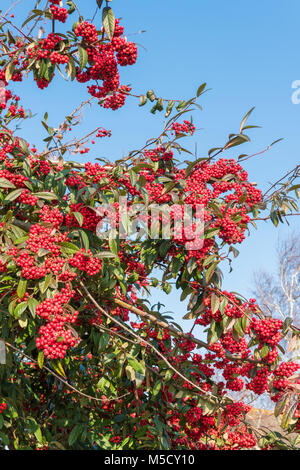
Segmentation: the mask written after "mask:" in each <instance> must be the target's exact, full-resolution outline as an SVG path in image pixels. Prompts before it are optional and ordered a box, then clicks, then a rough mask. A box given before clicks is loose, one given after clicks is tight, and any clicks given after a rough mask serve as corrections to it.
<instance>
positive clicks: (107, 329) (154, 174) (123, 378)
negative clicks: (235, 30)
mask: <svg viewBox="0 0 300 470" xmlns="http://www.w3.org/2000/svg"><path fill="white" fill-rule="evenodd" d="M37 3H38V5H37V6H36V8H35V9H33V10H32V11H31V12H30V13H29V16H28V17H27V18H26V20H25V21H24V23H23V25H22V26H21V27H19V26H17V24H15V23H13V22H12V19H11V17H9V16H8V15H1V18H2V23H1V27H0V31H1V49H2V55H1V59H2V62H1V67H2V70H1V71H0V79H1V80H2V81H3V82H4V84H5V86H6V87H7V86H9V87H10V86H11V84H12V82H18V81H22V80H23V79H24V77H25V76H26V74H27V75H30V74H32V75H33V77H34V80H35V81H36V83H37V85H38V87H39V88H41V89H44V88H47V87H48V85H49V84H50V83H51V82H52V81H55V80H56V77H55V72H56V71H58V72H59V73H61V74H62V75H64V76H65V78H67V79H69V80H70V81H72V80H77V81H78V82H80V83H86V82H91V83H92V84H91V85H89V87H88V91H89V93H90V95H91V97H90V98H89V99H88V100H86V101H84V102H83V103H82V104H81V105H80V106H79V107H78V108H77V109H76V110H75V111H74V112H73V113H72V114H70V115H68V116H66V119H65V121H64V122H63V123H62V124H61V125H60V126H58V127H57V128H54V127H52V126H50V125H49V124H48V114H47V113H45V116H44V119H43V121H42V125H43V127H44V128H45V129H46V131H47V134H48V135H47V137H46V139H45V144H46V148H45V149H44V150H42V151H38V149H36V148H34V147H32V146H31V145H30V144H29V143H28V142H26V141H25V140H24V139H22V138H20V137H18V136H17V135H15V132H14V131H13V128H12V125H13V124H14V123H15V122H18V121H19V120H22V119H26V118H27V117H28V116H27V114H26V113H25V111H24V109H23V108H22V106H20V104H19V97H17V96H16V95H15V94H14V93H13V92H12V91H10V90H9V89H7V88H5V92H4V94H5V99H4V103H3V105H2V110H1V111H2V115H1V123H0V124H1V131H0V140H1V151H0V198H1V206H0V220H1V222H0V237H1V252H0V255H1V256H0V275H1V278H0V279H1V290H0V295H1V304H0V337H1V341H2V342H3V343H4V344H5V345H6V363H5V364H3V365H1V366H0V397H1V403H2V405H0V447H2V448H3V447H5V446H8V448H10V449H35V448H37V449H57V448H58V449H93V448H104V449H144V448H146V449H187V448H188V449H241V448H256V447H257V446H259V447H260V448H273V447H276V446H279V447H280V445H282V444H281V443H282V442H285V441H284V439H285V438H281V437H280V436H279V437H278V436H277V435H276V434H274V433H273V436H272V434H270V433H269V434H268V433H266V434H267V435H266V436H264V433H263V431H262V430H258V429H255V428H254V427H253V426H252V425H250V424H249V423H248V422H247V416H246V414H247V412H248V411H249V409H250V407H249V406H248V405H246V404H245V403H243V402H242V401H239V402H234V401H233V400H232V399H230V397H229V396H228V392H230V391H243V390H251V391H253V392H254V393H255V394H258V395H260V394H262V393H264V392H266V391H267V392H268V393H269V394H270V396H271V399H272V400H273V401H274V402H275V403H276V414H277V415H282V426H283V428H285V429H286V430H287V431H288V432H292V431H293V432H297V431H298V430H299V423H300V421H299V416H300V415H299V412H300V405H299V401H298V393H299V386H300V381H299V376H297V375H296V376H295V373H296V372H297V370H298V369H299V365H298V364H297V363H293V362H282V360H281V358H280V353H283V352H284V351H281V346H280V345H279V343H280V341H281V339H282V338H283V337H284V336H285V335H286V334H288V333H289V335H291V336H294V337H299V330H298V329H297V328H296V327H295V326H293V324H292V323H291V322H290V321H289V319H286V321H284V322H282V321H280V320H278V319H273V318H272V317H266V316H265V315H264V314H263V312H262V311H261V310H260V308H259V306H258V305H257V304H256V301H255V300H254V299H250V300H246V299H244V298H243V297H242V296H240V295H239V294H237V293H231V292H227V291H224V290H222V272H221V264H222V262H224V261H226V260H227V261H229V262H231V257H232V256H233V257H236V256H237V255H238V250H237V249H236V247H235V246H236V245H237V244H239V243H242V242H243V240H244V239H245V234H246V232H247V231H249V227H250V225H251V224H255V220H256V219H259V215H260V214H261V213H262V215H264V211H265V210H267V209H268V208H269V207H270V208H271V211H272V213H274V210H275V209H276V211H277V212H276V217H278V218H279V219H280V220H282V221H283V220H284V218H285V216H287V215H289V214H292V213H293V210H296V211H297V210H298V209H297V206H296V202H295V199H296V198H297V191H298V185H295V181H294V180H295V178H296V174H297V169H296V170H294V173H293V174H292V173H291V174H289V175H288V176H287V180H286V181H285V185H284V189H282V188H281V189H280V191H281V192H280V198H281V199H280V200H279V199H278V189H277V187H275V189H274V192H273V193H272V190H271V191H270V192H269V193H268V197H267V198H264V196H263V195H262V193H261V191H260V190H259V189H258V188H256V187H255V185H254V184H253V183H251V182H249V180H248V175H247V172H246V171H245V170H244V169H243V168H242V166H241V163H242V162H243V161H244V160H245V159H247V158H250V157H251V156H248V155H246V154H242V155H240V156H239V157H238V158H237V159H233V158H232V159H225V158H220V154H222V153H223V152H225V151H226V150H228V149H233V148H234V147H237V146H239V145H241V144H243V143H246V142H248V141H249V137H248V136H247V135H246V134H245V132H246V131H247V130H249V129H251V128H252V127H255V126H249V125H247V120H248V118H249V117H250V114H251V111H252V110H251V111H250V112H249V113H247V114H246V116H245V118H244V119H243V120H242V123H241V126H240V128H239V131H238V133H232V134H230V135H229V138H228V141H227V142H226V143H225V145H223V146H222V147H215V148H213V149H211V150H210V151H209V154H208V156H206V157H202V158H198V159H196V160H193V161H184V162H183V161H181V160H180V158H181V156H182V155H185V154H188V155H189V154H190V152H189V151H188V150H186V149H185V148H184V147H182V145H181V144H180V143H179V142H181V139H183V138H185V137H187V136H188V135H192V134H193V133H194V132H195V130H196V129H195V127H194V124H193V123H192V121H188V120H186V119H185V117H186V116H185V115H186V113H187V112H190V111H191V110H192V109H193V108H194V107H195V106H199V105H198V103H197V100H198V99H199V98H201V96H202V95H203V93H205V92H206V91H207V88H206V84H203V85H201V86H200V87H199V89H198V91H197V93H196V96H195V97H193V98H192V99H190V100H186V101H185V100H164V99H163V98H159V97H157V96H156V94H155V93H154V91H153V90H150V91H148V92H147V93H146V94H145V95H144V94H142V95H136V96H137V97H138V99H139V105H140V106H144V105H145V104H146V103H147V102H148V101H150V102H151V103H152V108H151V112H152V113H155V112H156V111H158V112H159V111H163V110H164V112H165V117H166V119H167V122H166V124H165V126H164V129H163V131H162V133H161V134H160V135H159V136H158V137H157V138H155V139H151V140H150V141H149V142H148V143H147V144H146V145H145V146H144V147H143V148H142V149H140V150H137V151H136V150H134V151H132V152H131V153H130V154H129V155H128V156H126V157H124V158H123V159H120V160H118V161H117V162H114V163H111V162H106V161H105V162H103V161H102V162H101V164H100V163H98V162H97V163H86V164H83V163H78V162H71V161H65V160H64V155H65V154H68V153H69V152H73V154H74V152H75V153H80V154H83V153H86V152H88V151H89V148H88V147H87V143H88V142H89V140H90V139H92V138H94V137H93V136H96V137H98V138H102V137H107V136H108V137H109V136H110V131H108V130H106V129H103V128H97V129H96V130H91V132H89V134H88V135H87V136H85V137H83V138H81V139H79V138H78V139H76V140H75V141H73V142H71V143H67V142H66V141H65V135H66V132H67V130H68V129H69V128H72V127H73V126H74V125H77V124H78V111H79V110H81V109H82V108H84V106H85V105H86V104H87V103H88V102H91V101H92V100H94V99H97V100H98V103H99V105H100V106H101V107H104V108H111V109H113V110H116V109H117V108H119V107H121V106H123V105H124V103H125V99H126V96H128V95H131V96H132V97H135V95H133V94H131V89H130V88H129V87H126V86H122V85H120V82H119V68H120V67H122V66H127V65H133V64H134V63H135V61H136V55H137V48H136V45H135V44H133V43H131V42H128V41H127V39H126V37H124V36H123V27H122V26H121V25H120V22H119V20H115V17H114V14H113V11H112V9H111V7H110V6H108V4H106V5H105V6H103V5H102V3H103V2H101V1H100V2H99V1H98V2H97V4H98V7H99V8H102V12H103V16H102V19H103V27H102V28H101V29H100V30H97V28H96V26H95V25H94V24H93V23H91V22H88V21H85V20H84V18H83V17H82V15H81V14H80V11H79V9H78V6H77V5H76V3H75V2H74V1H72V0H70V1H67V2H66V6H68V10H67V9H65V8H64V7H62V5H61V4H60V2H59V1H58V0H51V1H50V2H37ZM41 3H45V4H46V5H45V7H44V9H42V7H40V5H39V4H41ZM49 4H50V7H49ZM39 8H40V9H39ZM72 15H73V16H76V19H77V21H76V22H75V23H74V25H73V27H71V28H68V25H69V22H70V19H69V17H72ZM44 20H46V21H47V24H48V26H47V27H48V29H49V34H48V33H47V34H46V33H45V37H41V34H40V32H39V24H40V23H41V21H44ZM64 24H66V25H65V27H64ZM25 27H26V28H25ZM24 31H26V32H24ZM56 31H59V32H56ZM62 69H65V73H64V72H63V71H62ZM100 82H102V83H101V84H100ZM70 86H72V85H70ZM41 93H42V92H41ZM53 155H55V156H56V158H53ZM50 157H51V158H50ZM98 161H99V159H98ZM179 164H181V169H179ZM291 175H292V176H291ZM282 191H283V193H282ZM291 192H292V194H294V192H295V199H294V196H293V197H292V196H291V195H290V194H291ZM272 195H274V197H272ZM125 196H126V197H127V203H128V207H129V208H131V209H132V210H133V212H134V209H135V207H136V205H137V204H144V205H146V206H147V205H149V204H151V203H152V204H153V203H157V204H160V205H164V212H163V213H161V214H160V219H159V220H160V221H162V222H163V221H165V217H166V214H167V213H168V210H169V214H171V222H172V228H174V227H175V226H176V221H177V220H178V219H180V218H182V216H183V210H184V205H189V206H191V207H193V208H196V206H197V205H198V204H201V205H202V206H203V207H204V229H203V231H202V232H201V231H200V232H195V227H194V223H191V224H190V226H189V227H188V229H189V232H188V231H187V232H184V233H183V234H182V233H180V234H179V235H178V234H177V236H175V234H174V235H173V238H172V239H171V240H164V239H162V238H158V239H151V238H150V239H149V238H143V236H142V233H141V234H140V235H139V236H137V237H136V238H132V237H127V238H121V237H119V236H115V235H116V234H115V231H114V229H111V233H110V237H109V238H108V239H106V238H103V237H101V236H100V234H99V233H100V232H99V231H101V230H100V229H101V227H102V229H103V227H104V222H105V217H104V216H105V211H101V209H103V208H107V205H108V204H110V205H113V207H115V208H116V209H117V214H118V219H117V225H118V227H120V225H122V224H123V225H125V226H127V227H128V226H130V224H132V223H133V221H132V218H134V215H133V216H132V217H130V216H128V215H126V214H125V216H124V214H123V215H122V211H119V209H120V205H119V201H120V197H125ZM274 198H275V199H274ZM287 200H288V201H289V205H288V206H287V202H286V201H287ZM280 201H281V202H280ZM274 204H275V206H276V207H275V206H274ZM283 205H284V206H283ZM267 217H269V216H267ZM271 217H272V220H273V222H274V220H275V219H274V216H273V215H272V214H271ZM276 220H277V219H276ZM142 222H143V224H144V227H145V226H146V227H148V226H149V224H150V219H149V218H148V216H146V218H144V219H143V220H142ZM162 227H163V224H162V225H161V228H160V234H161V231H162ZM191 232H192V233H193V234H194V239H192V241H191V239H190V238H189V237H188V235H187V233H191ZM202 239H203V244H202V243H200V242H201V241H202ZM195 242H197V243H198V245H197V244H196V245H193V244H192V245H189V244H191V243H195ZM187 247H189V248H190V249H186V248H187ZM157 269H160V271H161V272H162V277H161V279H157V278H156V277H155V273H156V272H157ZM157 285H160V286H161V288H162V289H163V290H164V291H165V292H166V293H168V294H169V293H171V292H172V288H173V286H175V288H176V289H177V290H179V291H180V292H181V300H184V299H185V298H189V311H188V313H187V314H186V315H185V318H189V319H193V320H194V324H195V325H200V326H203V327H206V330H205V331H206V332H207V341H206V342H204V341H202V340H199V339H197V338H196V337H194V335H193V332H192V331H191V332H190V333H184V332H183V331H182V330H181V328H180V327H179V326H178V325H177V324H176V323H174V321H173V320H172V318H171V317H169V316H168V315H166V314H162V313H161V311H160V309H159V308H156V307H155V306H154V307H152V308H151V307H149V302H148V301H147V299H146V298H145V294H147V293H150V292H151V287H153V286H157ZM197 349H202V350H203V352H202V353H201V354H200V353H199V352H198V351H197ZM219 370H222V373H223V378H224V380H222V382H216V381H215V374H216V372H218V371H219ZM274 436H275V437H274ZM293 442H294V441H293ZM295 443H296V441H295V442H294V443H292V444H290V445H289V446H290V447H293V446H294V445H296V444H295Z"/></svg>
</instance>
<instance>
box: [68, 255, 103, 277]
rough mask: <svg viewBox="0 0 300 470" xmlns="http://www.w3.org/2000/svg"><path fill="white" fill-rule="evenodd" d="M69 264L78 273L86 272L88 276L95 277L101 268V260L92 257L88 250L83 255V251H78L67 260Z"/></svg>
mask: <svg viewBox="0 0 300 470" xmlns="http://www.w3.org/2000/svg"><path fill="white" fill-rule="evenodd" d="M69 264H70V266H73V267H74V268H77V269H78V270H79V271H84V272H86V273H87V274H88V275H89V276H95V275H96V274H98V273H99V272H100V271H101V268H102V262H101V260H100V259H99V258H96V257H93V254H92V252H91V251H90V250H88V252H87V253H85V251H84V249H82V250H81V251H78V252H77V253H76V254H75V255H74V256H72V258H69Z"/></svg>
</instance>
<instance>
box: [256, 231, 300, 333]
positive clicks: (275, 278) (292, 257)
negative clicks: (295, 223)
mask: <svg viewBox="0 0 300 470" xmlns="http://www.w3.org/2000/svg"><path fill="white" fill-rule="evenodd" d="M277 263H278V264H277V272H276V273H275V274H270V273H268V272H267V271H264V270H262V271H259V272H257V273H255V275H254V285H255V290H254V293H255V295H256V298H257V300H258V302H259V304H260V306H261V308H262V309H263V310H264V312H265V314H266V315H276V316H278V317H279V318H281V319H282V320H285V319H286V318H288V317H290V318H291V319H292V320H293V323H294V324H295V325H296V326H297V325H300V234H299V233H298V234H297V233H293V234H292V235H290V236H289V237H288V238H287V239H285V240H283V241H280V242H279V244H278V247H277Z"/></svg>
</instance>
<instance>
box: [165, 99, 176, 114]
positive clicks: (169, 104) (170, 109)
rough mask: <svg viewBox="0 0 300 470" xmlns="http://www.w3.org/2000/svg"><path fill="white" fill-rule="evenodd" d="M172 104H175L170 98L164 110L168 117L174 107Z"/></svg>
mask: <svg viewBox="0 0 300 470" xmlns="http://www.w3.org/2000/svg"><path fill="white" fill-rule="evenodd" d="M174 104H175V101H173V100H171V101H169V103H168V105H167V109H166V112H165V117H166V118H167V117H169V116H170V114H171V112H172V110H173V108H174Z"/></svg>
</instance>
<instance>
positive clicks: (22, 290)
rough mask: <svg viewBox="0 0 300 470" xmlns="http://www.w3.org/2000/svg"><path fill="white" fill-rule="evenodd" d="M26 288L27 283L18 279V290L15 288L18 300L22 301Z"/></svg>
mask: <svg viewBox="0 0 300 470" xmlns="http://www.w3.org/2000/svg"><path fill="white" fill-rule="evenodd" d="M26 286H27V281H26V280H25V279H20V281H19V284H18V288H17V294H18V297H19V299H22V298H23V297H24V294H25V292H26Z"/></svg>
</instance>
